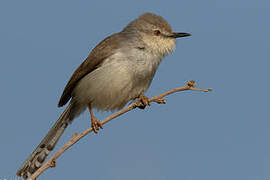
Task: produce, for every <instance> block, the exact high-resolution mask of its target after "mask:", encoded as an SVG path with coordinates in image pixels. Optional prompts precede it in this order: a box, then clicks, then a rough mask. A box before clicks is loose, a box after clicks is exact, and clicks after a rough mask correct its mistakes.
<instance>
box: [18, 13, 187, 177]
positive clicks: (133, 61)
mask: <svg viewBox="0 0 270 180" xmlns="http://www.w3.org/2000/svg"><path fill="white" fill-rule="evenodd" d="M190 35H191V34H189V33H184V32H174V31H173V30H172V27H171V25H170V24H169V23H168V22H167V21H166V20H165V19H164V18H163V17H162V16H159V15H156V14H153V13H144V14H142V15H140V16H139V17H138V18H136V19H134V20H133V21H131V22H130V23H129V24H128V25H127V26H126V27H124V28H123V30H122V31H120V32H118V33H115V34H112V35H110V36H108V37H107V38H105V39H104V40H103V41H101V42H100V43H99V44H98V45H97V46H96V47H95V48H94V49H93V50H92V51H91V52H90V54H89V56H88V57H87V58H86V59H85V60H84V61H83V62H82V63H81V65H80V66H79V67H78V68H77V69H76V70H75V72H74V73H73V75H72V76H71V78H70V79H69V81H68V83H67V85H66V87H65V88H64V90H63V93H62V95H61V98H60V100H59V103H58V107H62V106H64V105H66V104H68V105H67V107H66V109H65V110H64V111H63V113H62V114H61V116H60V117H59V119H58V120H57V121H56V122H55V124H54V125H53V126H52V128H51V129H50V130H49V132H48V133H47V135H46V136H45V137H44V139H43V140H42V141H41V142H40V144H39V145H38V146H37V147H36V149H35V150H34V151H33V152H32V154H31V155H30V156H29V157H28V158H27V159H26V160H25V162H24V163H23V164H22V166H21V168H20V169H19V170H18V171H17V173H16V174H17V176H22V177H23V178H24V179H27V178H29V177H31V175H32V174H33V173H34V172H35V171H36V170H37V169H38V168H39V167H41V165H42V163H43V162H44V160H45V159H46V157H47V156H48V154H49V153H50V152H51V151H52V150H53V148H54V147H55V145H56V143H57V142H58V140H59V139H60V137H61V135H62V134H63V132H64V130H65V129H66V128H67V126H68V125H69V124H71V122H72V120H73V119H74V118H76V117H77V116H79V115H80V114H81V113H82V112H84V111H85V110H86V109H88V110H89V112H90V117H91V127H92V128H93V131H94V132H95V133H98V131H99V129H100V128H103V126H102V124H101V123H100V121H98V120H97V119H96V117H95V116H94V113H93V109H97V110H100V111H115V110H119V109H121V108H123V107H124V106H125V105H126V104H127V103H128V102H129V101H132V100H139V101H140V102H141V103H142V108H144V107H145V106H147V105H149V100H148V97H146V96H145V95H144V93H145V92H146V91H147V89H148V88H149V86H150V84H151V82H152V79H153V77H154V75H155V73H156V70H157V68H158V66H159V64H160V62H161V61H162V60H163V59H164V57H165V56H167V55H169V54H171V53H172V52H173V51H174V49H175V44H176V38H180V37H186V36H190Z"/></svg>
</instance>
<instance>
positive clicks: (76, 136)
mask: <svg viewBox="0 0 270 180" xmlns="http://www.w3.org/2000/svg"><path fill="white" fill-rule="evenodd" d="M186 90H191V91H203V92H209V91H212V89H211V88H209V89H198V88H195V81H189V82H188V83H187V84H186V85H184V86H182V87H178V88H175V89H172V90H169V91H167V92H164V93H162V94H160V95H157V96H154V97H152V98H149V102H156V103H158V104H165V103H166V101H165V100H164V99H163V97H165V96H168V95H170V94H172V93H175V92H179V91H186ZM140 106H141V104H140V102H138V101H134V102H133V103H132V104H130V105H129V106H128V107H126V108H124V109H122V110H120V111H118V112H116V113H114V114H112V115H111V116H108V117H107V118H105V119H103V120H102V121H101V123H102V125H103V124H106V123H108V122H109V121H111V120H113V119H114V118H116V117H118V116H120V115H122V114H124V113H126V112H128V111H131V110H133V109H135V108H136V107H140ZM92 130H93V129H92V128H91V127H90V128H88V129H87V130H85V131H83V132H82V133H80V134H77V133H75V134H73V135H72V138H71V139H70V140H69V141H68V142H67V143H66V144H65V145H64V146H63V147H61V148H60V149H59V151H57V152H56V153H55V154H54V155H53V156H52V157H51V158H50V159H48V160H47V161H46V162H45V164H44V165H43V166H42V167H40V168H39V169H38V170H37V171H36V172H35V173H34V174H33V175H32V176H31V178H30V179H33V180H34V179H36V178H37V177H38V176H39V175H40V174H41V173H43V172H44V171H45V170H46V169H48V168H51V167H55V166H56V159H57V158H58V157H59V156H61V155H62V154H63V153H64V152H65V151H66V150H67V149H69V148H70V147H71V146H72V145H73V144H75V143H76V142H78V141H79V140H80V139H81V138H83V137H84V136H86V135H87V134H89V133H90V132H91V131H92Z"/></svg>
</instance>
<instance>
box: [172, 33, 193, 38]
mask: <svg viewBox="0 0 270 180" xmlns="http://www.w3.org/2000/svg"><path fill="white" fill-rule="evenodd" d="M186 36H191V34H189V33H183V32H180V33H175V32H174V33H172V35H170V37H172V38H180V37H186Z"/></svg>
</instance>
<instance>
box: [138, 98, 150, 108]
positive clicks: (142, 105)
mask: <svg viewBox="0 0 270 180" xmlns="http://www.w3.org/2000/svg"><path fill="white" fill-rule="evenodd" d="M150 105H151V104H150V101H149V98H148V97H146V96H145V95H140V96H139V98H138V101H137V107H138V108H140V109H144V108H145V107H146V106H150Z"/></svg>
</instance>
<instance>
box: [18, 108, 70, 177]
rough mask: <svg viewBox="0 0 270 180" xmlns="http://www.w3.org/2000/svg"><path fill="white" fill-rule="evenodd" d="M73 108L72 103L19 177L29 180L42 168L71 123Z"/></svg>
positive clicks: (25, 164) (22, 167) (28, 159)
mask: <svg viewBox="0 0 270 180" xmlns="http://www.w3.org/2000/svg"><path fill="white" fill-rule="evenodd" d="M71 108H72V104H71V103H70V104H69V105H68V107H67V108H66V109H65V111H64V112H63V113H62V114H61V116H60V117H59V119H58V120H57V121H56V122H55V124H54V125H53V127H52V128H51V129H50V131H49V132H48V133H47V135H46V136H45V137H44V139H43V140H42V141H41V142H40V144H39V145H38V146H37V147H36V149H35V150H34V151H33V152H32V154H31V155H30V156H29V157H28V158H27V159H26V160H25V161H24V163H23V164H22V166H21V168H20V169H19V170H18V171H17V173H16V174H17V176H22V177H23V178H24V179H27V178H29V177H30V176H31V175H32V174H33V173H34V172H35V171H36V170H37V169H38V168H40V167H41V165H42V163H43V162H44V160H45V159H46V157H47V156H48V155H49V153H50V152H51V151H52V150H53V149H54V147H55V145H56V144H57V142H58V140H59V139H60V137H61V135H62V134H63V133H64V131H65V129H66V128H67V126H68V124H69V123H70V121H71V119H70V117H71V116H70V112H71Z"/></svg>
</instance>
